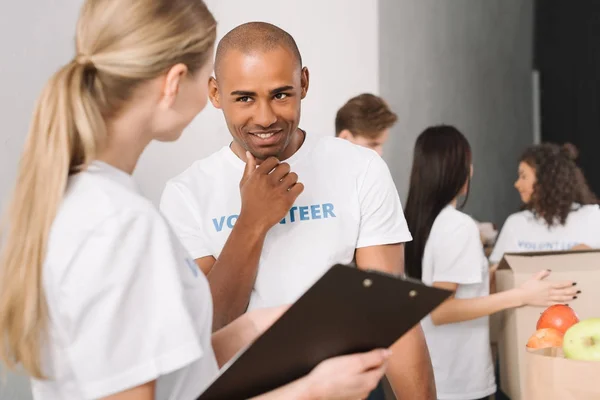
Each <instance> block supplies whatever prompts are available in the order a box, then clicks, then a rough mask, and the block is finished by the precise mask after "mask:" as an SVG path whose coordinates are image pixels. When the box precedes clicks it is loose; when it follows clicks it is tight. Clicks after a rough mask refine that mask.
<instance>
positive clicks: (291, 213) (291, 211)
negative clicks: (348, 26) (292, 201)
mask: <svg viewBox="0 0 600 400" xmlns="http://www.w3.org/2000/svg"><path fill="white" fill-rule="evenodd" d="M297 209H298V207H296V206H294V207H292V208H290V222H295V221H296V216H295V215H294V211H296V210H297Z"/></svg>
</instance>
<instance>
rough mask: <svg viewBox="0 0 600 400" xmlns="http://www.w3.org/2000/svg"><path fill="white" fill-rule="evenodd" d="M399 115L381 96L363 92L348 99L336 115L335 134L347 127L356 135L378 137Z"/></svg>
mask: <svg viewBox="0 0 600 400" xmlns="http://www.w3.org/2000/svg"><path fill="white" fill-rule="evenodd" d="M397 120H398V116H397V115H396V114H395V113H394V112H392V110H390V108H389V107H388V105H387V103H386V102H385V101H384V100H383V99H382V98H381V97H379V96H375V95H373V94H370V93H363V94H361V95H358V96H356V97H353V98H351V99H350V100H348V102H347V103H346V104H344V106H343V107H342V108H340V109H339V110H338V112H337V115H336V117H335V135H336V136H338V135H339V134H340V132H342V131H343V130H345V129H347V130H349V131H350V132H351V133H352V134H353V135H355V136H365V137H368V138H375V137H377V136H378V135H379V134H380V133H381V131H383V130H385V129H388V128H391V127H392V126H393V125H394V124H395V123H396V121H397Z"/></svg>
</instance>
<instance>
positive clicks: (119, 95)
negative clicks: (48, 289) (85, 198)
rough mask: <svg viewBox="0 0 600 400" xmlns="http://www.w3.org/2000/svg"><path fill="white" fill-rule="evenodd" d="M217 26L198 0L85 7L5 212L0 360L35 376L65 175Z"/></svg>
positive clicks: (203, 50)
mask: <svg viewBox="0 0 600 400" xmlns="http://www.w3.org/2000/svg"><path fill="white" fill-rule="evenodd" d="M215 39H216V26H215V20H214V18H213V16H212V15H211V13H210V11H209V10H208V8H207V7H206V5H205V4H204V3H203V2H202V1H201V0H127V1H125V0H87V1H86V2H85V4H84V6H83V8H82V10H81V14H80V16H79V20H78V24H77V36H76V47H77V49H76V50H77V56H76V57H75V59H74V60H73V61H71V62H70V63H69V64H67V65H65V66H64V67H62V68H61V69H60V70H59V71H58V72H56V73H55V74H54V76H53V77H52V78H51V79H50V81H49V82H48V83H47V85H46V87H45V88H44V90H43V91H42V94H41V96H40V97H39V99H38V101H37V104H36V106H35V112H34V115H33V120H32V122H31V126H30V128H29V134H28V138H27V141H26V144H25V148H24V151H23V155H22V157H21V161H20V165H19V172H18V176H17V183H16V187H15V190H14V194H13V197H12V201H11V202H10V205H9V208H8V215H7V217H8V218H7V221H6V222H7V224H6V226H5V229H4V230H3V231H4V232H3V233H4V237H3V249H2V253H1V255H0V361H2V362H4V363H5V364H6V365H7V366H8V367H10V368H14V367H16V366H17V365H19V364H20V365H22V367H23V368H24V369H25V370H26V371H27V372H28V374H29V375H31V376H32V377H35V378H40V379H41V378H45V377H44V374H43V372H42V369H43V368H42V356H41V352H42V348H43V345H44V340H45V339H46V337H47V334H48V330H47V324H48V310H47V304H46V298H45V294H44V286H43V277H42V275H43V273H42V265H43V262H44V259H45V255H46V248H47V242H48V236H49V232H50V229H51V226H52V223H53V220H54V218H55V217H56V213H57V211H58V208H59V206H60V204H61V201H62V198H63V195H64V192H65V188H66V185H67V180H68V177H69V175H70V174H71V173H74V172H77V171H80V170H82V169H84V168H85V167H86V166H87V165H88V163H89V162H90V161H92V160H93V159H94V158H95V155H96V153H97V151H98V149H99V148H100V147H101V146H102V144H103V143H104V140H105V136H106V123H105V121H106V120H108V119H110V118H113V117H115V116H116V115H117V114H118V113H119V111H120V110H121V109H122V108H123V106H124V105H125V104H126V102H127V101H128V100H129V99H130V98H131V96H132V93H133V91H134V89H135V88H136V87H137V86H139V85H140V84H141V83H143V82H145V81H147V80H149V79H153V78H156V77H158V76H160V75H161V74H162V73H165V72H166V71H168V70H169V68H171V67H172V66H173V65H175V64H179V63H183V64H185V65H186V66H187V67H188V69H189V71H190V72H191V73H193V72H195V71H197V70H198V69H200V68H201V67H202V66H203V65H204V64H205V63H206V62H207V61H208V60H209V59H210V58H211V57H212V50H213V46H214V42H215Z"/></svg>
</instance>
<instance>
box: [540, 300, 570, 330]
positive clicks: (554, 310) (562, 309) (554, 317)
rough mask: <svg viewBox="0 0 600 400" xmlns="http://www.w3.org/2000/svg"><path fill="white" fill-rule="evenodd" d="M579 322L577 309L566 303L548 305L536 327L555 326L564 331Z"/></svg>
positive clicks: (554, 327)
mask: <svg viewBox="0 0 600 400" xmlns="http://www.w3.org/2000/svg"><path fill="white" fill-rule="evenodd" d="M578 322H579V317H577V314H576V313H575V311H574V310H573V309H572V308H571V307H569V306H568V305H566V304H556V305H553V306H550V307H548V308H547V309H546V310H545V311H544V312H543V313H542V315H541V316H540V319H538V322H537V326H536V329H543V328H553V329H556V330H557V331H559V332H560V333H562V334H563V335H564V334H565V332H566V331H567V330H568V329H569V328H570V327H571V326H573V325H575V324H576V323H578Z"/></svg>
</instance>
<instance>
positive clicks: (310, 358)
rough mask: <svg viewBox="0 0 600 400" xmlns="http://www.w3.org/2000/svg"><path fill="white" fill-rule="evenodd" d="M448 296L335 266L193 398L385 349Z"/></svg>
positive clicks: (235, 399) (236, 392) (257, 389)
mask: <svg viewBox="0 0 600 400" xmlns="http://www.w3.org/2000/svg"><path fill="white" fill-rule="evenodd" d="M450 295H451V292H450V291H447V290H442V289H438V288H433V287H430V286H426V285H424V284H423V283H421V282H420V281H417V280H413V279H409V278H399V277H396V276H392V275H388V274H384V273H381V272H376V271H364V270H360V269H357V268H352V267H349V266H346V265H341V264H337V265H334V266H333V267H331V268H330V269H329V270H328V271H327V272H326V273H325V274H324V275H323V276H322V277H321V278H320V279H319V280H318V281H317V282H316V283H315V284H314V285H313V286H312V287H310V288H309V289H308V290H307V291H306V292H305V293H304V295H302V297H300V298H299V299H298V300H297V301H296V302H295V303H294V304H293V305H292V306H291V307H290V308H289V309H288V310H287V311H286V312H285V314H283V315H282V316H281V317H280V318H279V319H278V320H277V321H276V322H275V323H274V324H273V325H272V326H271V327H270V328H269V329H268V330H267V331H265V332H264V333H263V334H262V335H261V336H259V337H258V338H257V339H256V340H255V341H254V342H253V343H252V344H250V345H249V346H248V347H246V348H245V349H243V350H241V351H240V352H238V354H237V355H236V356H235V357H233V359H231V360H230V361H229V362H228V363H227V364H226V365H225V366H224V367H223V368H222V369H221V371H220V373H219V375H218V376H217V377H216V378H215V379H214V381H213V382H212V383H211V384H210V385H209V387H208V388H207V389H206V390H205V391H204V393H202V394H201V395H200V397H198V399H197V400H224V399H226V400H245V399H248V398H251V397H253V396H257V395H259V394H263V393H266V392H268V391H270V390H274V389H276V388H278V387H280V386H283V385H285V384H287V383H290V382H292V381H294V380H296V379H298V378H301V377H302V376H305V375H306V374H308V373H309V372H310V371H311V370H312V369H313V368H314V367H315V366H317V365H318V364H319V363H320V362H321V361H324V360H326V359H328V358H331V357H335V356H340V355H345V354H352V353H357V352H363V351H369V350H373V349H375V348H387V347H390V346H391V345H392V344H393V343H394V342H396V340H398V339H399V338H400V337H401V336H402V335H404V334H405V333H406V332H408V331H409V330H410V329H411V328H412V327H414V326H415V325H416V324H418V323H419V322H420V321H421V320H422V319H423V318H424V317H425V316H427V314H429V313H430V312H431V311H432V310H433V309H434V308H436V307H437V306H438V305H439V304H441V303H442V302H443V301H444V300H445V299H446V298H448V297H449V296H450Z"/></svg>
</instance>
